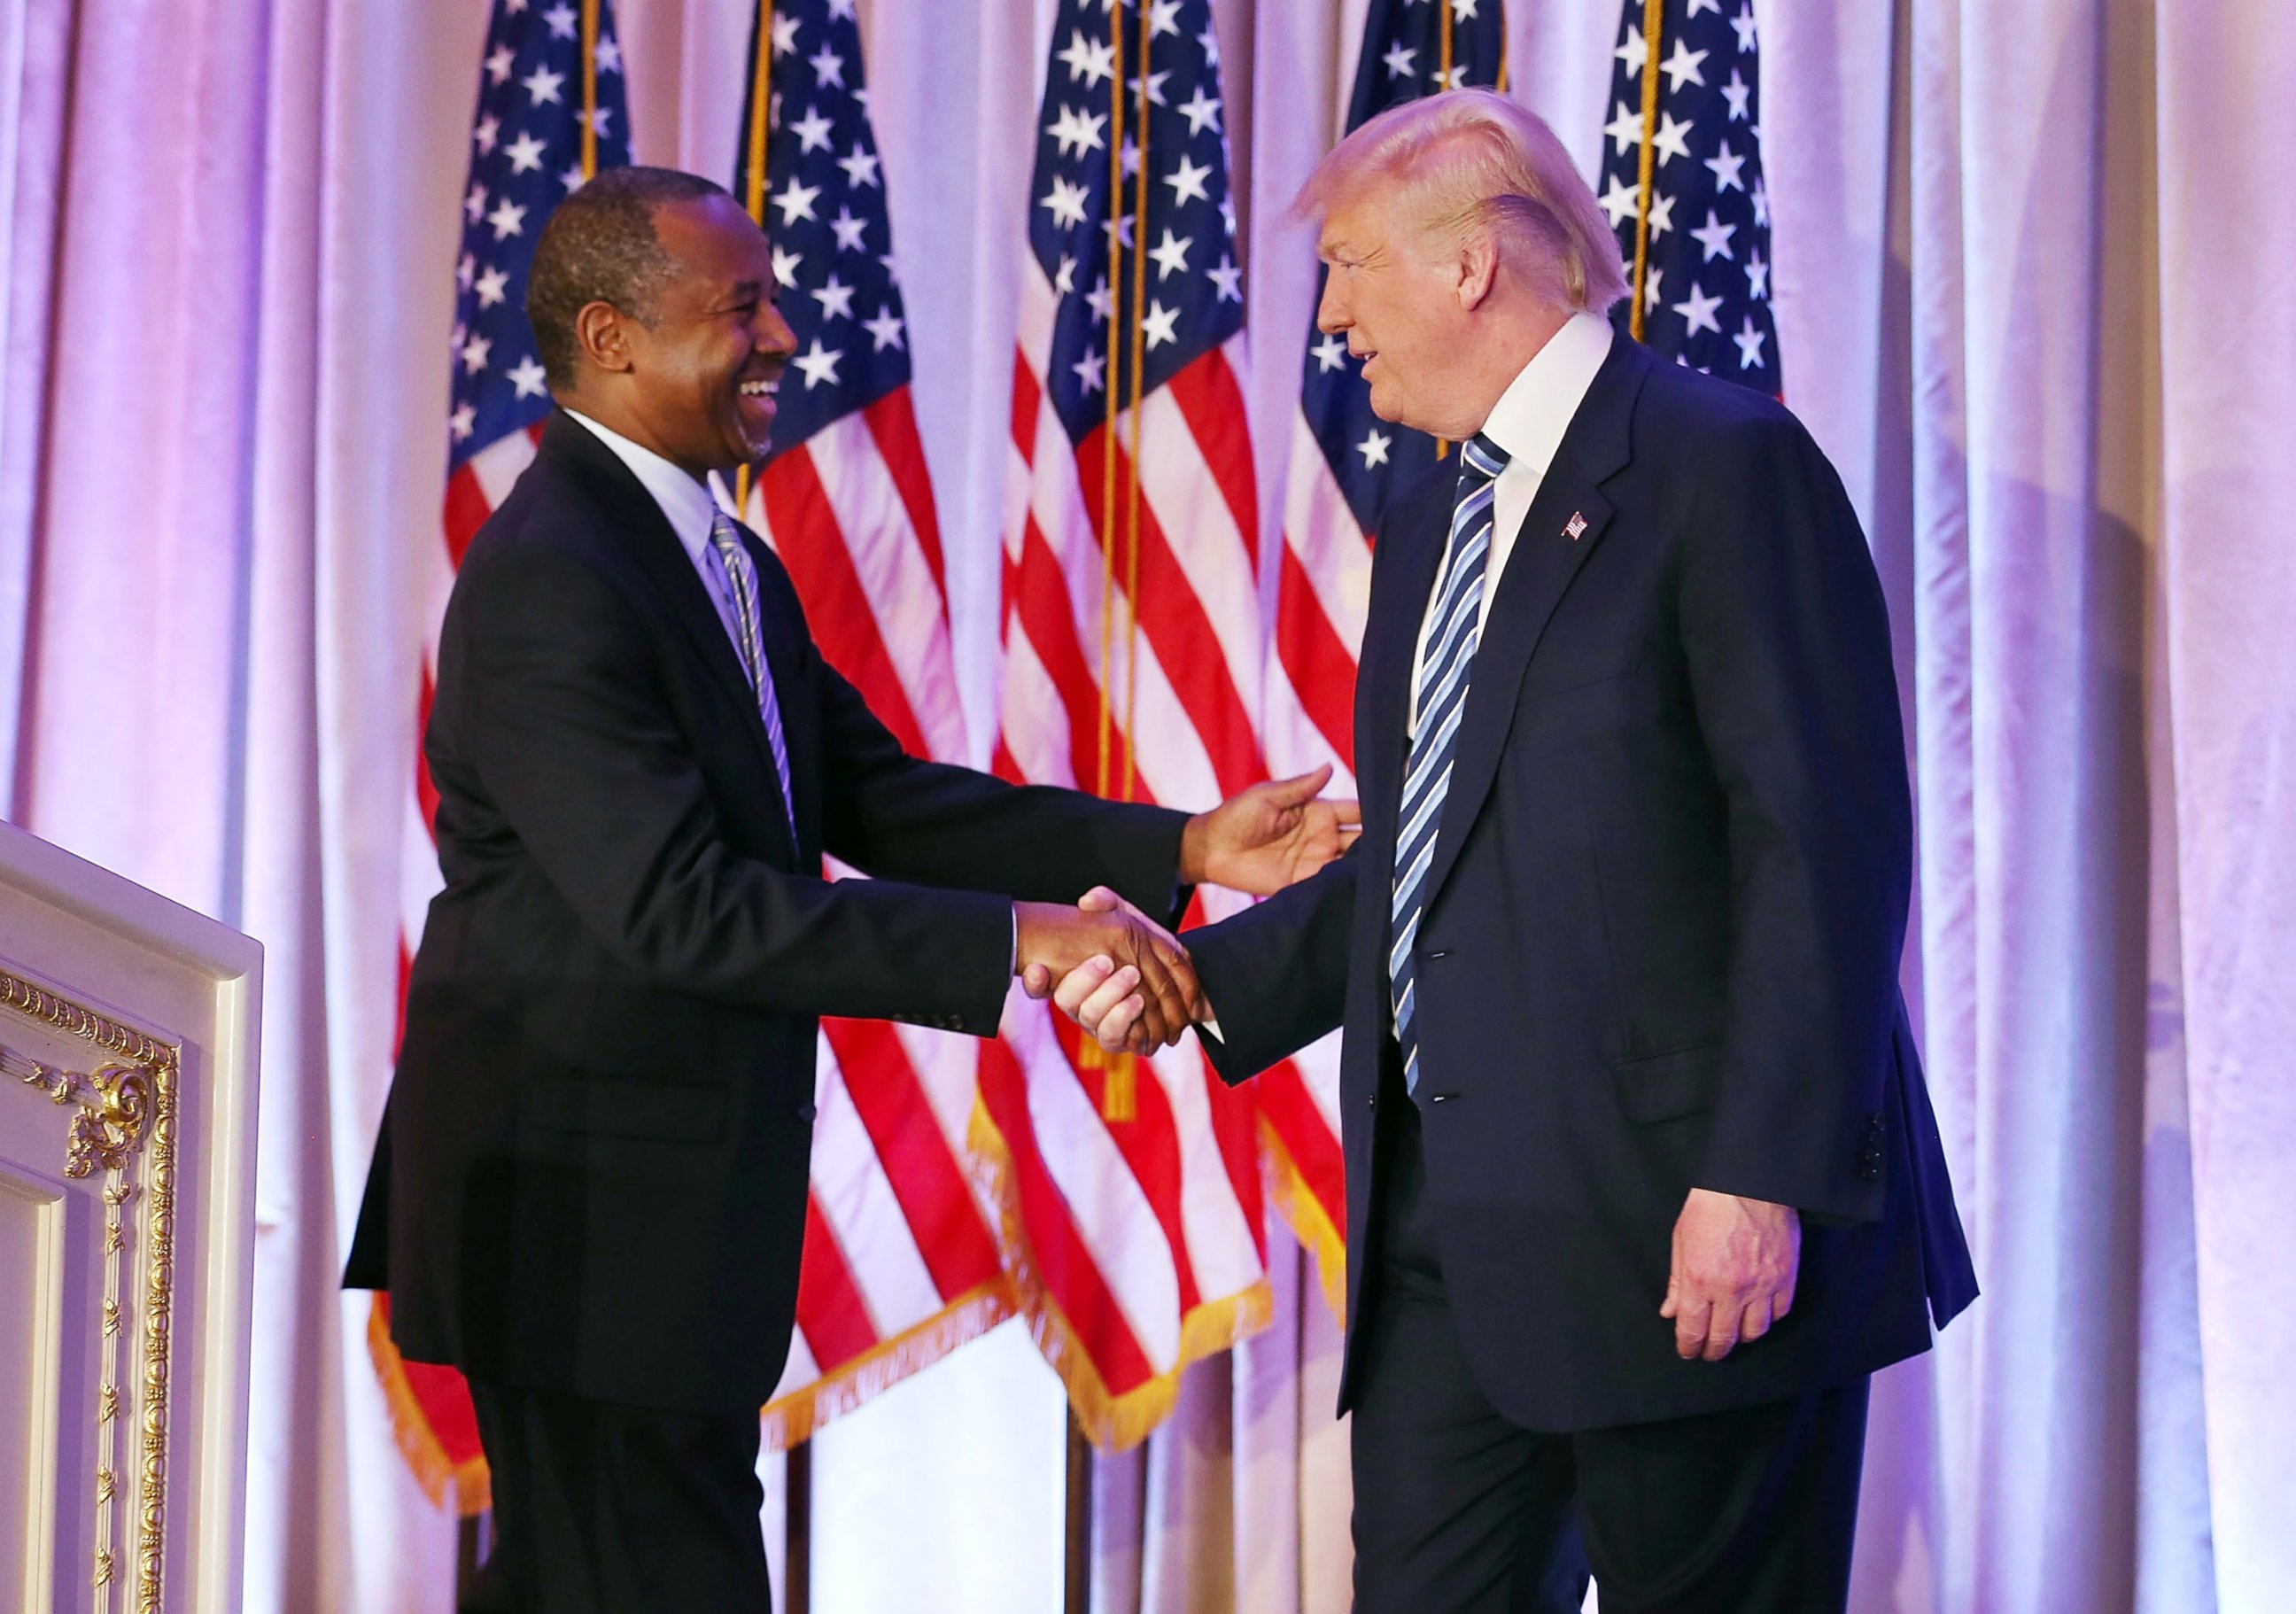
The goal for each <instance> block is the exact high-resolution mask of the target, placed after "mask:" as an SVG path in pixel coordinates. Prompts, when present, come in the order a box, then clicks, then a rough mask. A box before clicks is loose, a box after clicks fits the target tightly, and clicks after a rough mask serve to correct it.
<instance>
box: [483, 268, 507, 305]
mask: <svg viewBox="0 0 2296 1614" xmlns="http://www.w3.org/2000/svg"><path fill="white" fill-rule="evenodd" d="M477 291H478V294H479V307H481V308H491V307H494V306H495V305H496V303H498V302H500V301H502V300H503V299H504V297H505V296H507V295H508V294H509V291H510V275H509V274H507V273H506V272H505V271H504V270H501V269H498V268H495V267H493V266H488V270H487V272H486V273H485V274H481V275H480V276H479V280H478V286H477Z"/></svg>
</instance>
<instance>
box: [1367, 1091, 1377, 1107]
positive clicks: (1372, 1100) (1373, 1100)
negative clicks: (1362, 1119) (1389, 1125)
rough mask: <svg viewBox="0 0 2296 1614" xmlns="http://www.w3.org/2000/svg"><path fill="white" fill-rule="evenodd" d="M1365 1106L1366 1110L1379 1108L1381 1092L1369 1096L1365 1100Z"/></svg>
mask: <svg viewBox="0 0 2296 1614" xmlns="http://www.w3.org/2000/svg"><path fill="white" fill-rule="evenodd" d="M1364 1108H1365V1109H1366V1110H1376V1109H1378V1108H1379V1094H1376V1093H1374V1094H1372V1095H1371V1096H1370V1097H1369V1098H1367V1099H1365V1101H1364Z"/></svg>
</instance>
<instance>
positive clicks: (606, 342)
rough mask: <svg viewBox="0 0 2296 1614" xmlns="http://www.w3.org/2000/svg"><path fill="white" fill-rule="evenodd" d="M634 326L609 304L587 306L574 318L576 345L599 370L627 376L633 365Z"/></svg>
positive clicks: (583, 306)
mask: <svg viewBox="0 0 2296 1614" xmlns="http://www.w3.org/2000/svg"><path fill="white" fill-rule="evenodd" d="M630 324H631V322H630V320H629V319H628V317H627V316H626V315H624V314H623V313H622V311H621V310H620V309H619V308H617V307H614V305H613V304H611V303H608V302H592V303H584V304H583V305H582V307H581V308H580V310H579V311H578V312H577V313H576V314H575V315H574V345H575V346H576V347H578V348H580V349H581V350H582V356H583V357H584V358H585V359H586V360H588V361H589V362H590V363H591V364H592V365H595V366H596V367H597V368H599V369H601V370H604V371H608V372H611V373H614V374H617V375H622V374H627V373H628V372H629V370H630V368H631V365H632V359H633V356H632V354H631V352H630Z"/></svg>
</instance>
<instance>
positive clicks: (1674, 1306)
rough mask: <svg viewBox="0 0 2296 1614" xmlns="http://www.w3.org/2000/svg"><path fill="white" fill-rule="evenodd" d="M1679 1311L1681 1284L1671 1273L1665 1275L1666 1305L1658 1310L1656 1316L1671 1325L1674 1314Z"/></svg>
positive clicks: (1680, 1305)
mask: <svg viewBox="0 0 2296 1614" xmlns="http://www.w3.org/2000/svg"><path fill="white" fill-rule="evenodd" d="M1681 1309H1682V1284H1681V1282H1680V1281H1679V1280H1677V1278H1676V1277H1675V1275H1674V1274H1672V1273H1669V1274H1666V1303H1665V1304H1664V1305H1662V1306H1661V1307H1659V1308H1658V1315H1660V1316H1661V1317H1664V1318H1665V1319H1666V1320H1667V1321H1668V1322H1669V1323H1671V1322H1673V1321H1674V1316H1675V1314H1676V1313H1677V1312H1678V1311H1680V1310H1681Z"/></svg>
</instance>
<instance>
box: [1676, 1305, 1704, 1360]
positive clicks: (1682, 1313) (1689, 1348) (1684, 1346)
mask: <svg viewBox="0 0 2296 1614" xmlns="http://www.w3.org/2000/svg"><path fill="white" fill-rule="evenodd" d="M1713 1320H1714V1302H1713V1301H1711V1300H1708V1299H1702V1298H1700V1297H1699V1296H1696V1295H1692V1296H1690V1297H1689V1298H1687V1299H1677V1304H1676V1306H1675V1308H1674V1354H1675V1355H1676V1356H1680V1357H1681V1358H1682V1359H1683V1360H1684V1361H1685V1362H1694V1361H1696V1360H1697V1359H1698V1354H1699V1352H1701V1351H1702V1350H1704V1349H1705V1348H1706V1335H1707V1331H1708V1329H1709V1328H1710V1326H1711V1324H1712V1323H1713Z"/></svg>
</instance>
